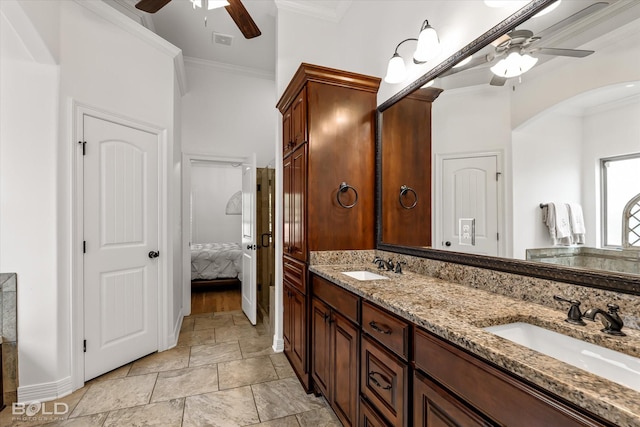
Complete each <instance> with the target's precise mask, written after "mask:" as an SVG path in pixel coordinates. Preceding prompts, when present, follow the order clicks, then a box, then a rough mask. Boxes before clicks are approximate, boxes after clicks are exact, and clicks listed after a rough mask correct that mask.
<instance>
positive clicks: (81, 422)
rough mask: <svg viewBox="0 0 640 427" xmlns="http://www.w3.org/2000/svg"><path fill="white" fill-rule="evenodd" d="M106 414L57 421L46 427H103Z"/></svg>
mask: <svg viewBox="0 0 640 427" xmlns="http://www.w3.org/2000/svg"><path fill="white" fill-rule="evenodd" d="M107 415H109V413H108V412H103V413H101V414H93V415H87V416H86V417H78V418H70V419H68V420H64V421H57V422H54V423H51V424H47V427H100V426H102V425H104V420H106V419H107Z"/></svg>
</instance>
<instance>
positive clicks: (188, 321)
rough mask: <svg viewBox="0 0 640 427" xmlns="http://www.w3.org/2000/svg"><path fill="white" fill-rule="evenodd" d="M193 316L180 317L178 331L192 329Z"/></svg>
mask: <svg viewBox="0 0 640 427" xmlns="http://www.w3.org/2000/svg"><path fill="white" fill-rule="evenodd" d="M195 321H196V320H195V318H193V317H185V318H184V319H182V326H180V332H184V331H193V324H194V323H195Z"/></svg>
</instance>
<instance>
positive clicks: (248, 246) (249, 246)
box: [247, 245, 258, 250]
mask: <svg viewBox="0 0 640 427" xmlns="http://www.w3.org/2000/svg"><path fill="white" fill-rule="evenodd" d="M247 249H249V250H251V249H253V250H256V249H258V246H257V245H247Z"/></svg>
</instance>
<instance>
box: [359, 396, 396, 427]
mask: <svg viewBox="0 0 640 427" xmlns="http://www.w3.org/2000/svg"><path fill="white" fill-rule="evenodd" d="M359 425H360V427H388V426H389V424H388V423H387V422H386V421H385V420H384V419H383V418H382V417H380V415H378V414H377V413H376V411H375V410H374V409H373V408H371V406H369V404H368V403H367V401H366V400H364V399H360V423H359Z"/></svg>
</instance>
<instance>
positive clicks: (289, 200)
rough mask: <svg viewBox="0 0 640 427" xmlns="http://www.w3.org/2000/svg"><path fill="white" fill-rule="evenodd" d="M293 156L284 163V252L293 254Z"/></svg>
mask: <svg viewBox="0 0 640 427" xmlns="http://www.w3.org/2000/svg"><path fill="white" fill-rule="evenodd" d="M292 159H293V157H292V156H289V157H287V158H285V159H284V161H283V163H282V184H283V185H282V202H283V203H282V251H283V252H284V253H285V254H291V247H292V245H293V243H292V242H291V235H292V233H291V230H292V228H293V216H292V209H293V190H292V181H291V180H292V176H293V175H292V171H293V163H292Z"/></svg>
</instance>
